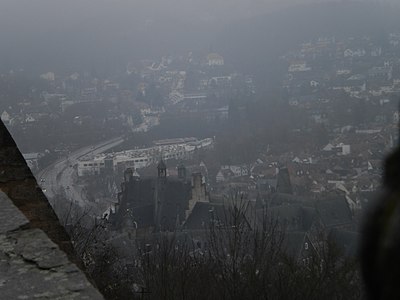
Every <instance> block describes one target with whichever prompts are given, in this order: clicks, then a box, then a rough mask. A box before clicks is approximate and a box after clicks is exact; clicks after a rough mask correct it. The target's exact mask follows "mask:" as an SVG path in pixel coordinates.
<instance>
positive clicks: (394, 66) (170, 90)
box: [0, 33, 400, 259]
mask: <svg viewBox="0 0 400 300" xmlns="http://www.w3.org/2000/svg"><path fill="white" fill-rule="evenodd" d="M399 53H400V34H395V33H392V34H390V35H389V36H388V37H387V40H385V41H384V42H382V41H381V43H379V41H374V40H372V39H371V38H369V37H368V36H364V37H361V38H347V39H337V38H334V37H321V38H318V39H316V40H312V41H307V42H304V43H302V44H300V45H298V48H297V49H293V50H292V51H290V52H288V53H286V54H283V55H281V57H280V58H279V64H280V65H281V67H282V68H281V69H282V70H283V72H282V74H276V76H277V78H280V82H281V86H279V87H274V90H275V92H274V93H275V94H274V93H272V94H271V98H273V99H267V104H263V105H264V106H262V107H263V109H265V110H258V111H257V113H254V114H253V113H252V109H254V107H255V108H256V110H257V108H258V107H260V106H257V105H259V101H260V100H259V98H257V97H260V94H259V93H258V91H260V90H262V88H263V86H262V84H261V85H260V84H259V82H260V80H258V79H256V78H255V77H254V76H252V75H246V74H240V73H239V72H237V71H235V70H234V67H233V65H234V63H233V62H229V63H227V62H226V61H225V60H224V58H223V56H222V55H220V54H217V53H208V54H206V53H205V54H202V53H194V52H190V53H186V54H185V55H182V56H165V57H162V58H161V59H160V60H143V61H140V62H137V63H128V64H127V66H126V69H125V70H124V72H123V73H121V74H117V75H115V76H114V77H110V78H109V77H102V76H101V75H100V74H98V75H96V73H95V72H94V71H93V72H87V73H84V74H78V73H73V74H71V75H68V76H61V75H57V74H55V73H53V72H48V73H45V74H42V75H40V78H39V79H35V80H34V81H32V80H31V79H27V78H25V77H24V73H23V71H22V70H21V71H11V72H10V73H9V74H3V75H2V76H1V78H0V82H1V84H3V85H6V84H16V83H17V82H18V80H22V79H24V80H26V81H27V82H23V83H22V84H23V85H25V87H26V94H25V95H24V97H23V98H18V97H19V96H18V95H15V97H17V99H18V101H14V102H12V103H11V102H10V103H7V104H6V105H4V104H3V103H2V105H3V107H2V114H1V119H2V121H3V122H4V123H5V124H6V125H7V126H8V128H9V129H10V131H11V132H12V133H13V134H14V137H15V139H16V140H17V141H19V142H20V148H21V149H23V151H24V152H25V154H24V158H25V159H26V161H27V163H28V164H29V166H30V167H31V169H32V170H33V171H34V172H36V173H38V172H39V170H41V169H43V168H45V167H46V166H48V165H51V163H53V162H54V161H56V160H57V159H61V158H64V159H67V160H68V161H69V158H68V157H69V155H70V153H71V152H73V151H74V150H76V149H78V148H80V147H84V146H90V145H94V144H96V143H99V142H101V141H103V140H106V139H110V138H114V137H123V139H124V142H123V143H122V144H121V145H119V146H117V147H116V148H115V149H111V150H108V151H105V152H102V153H91V151H90V150H89V151H87V153H86V154H85V155H83V156H80V157H78V158H77V160H76V162H74V163H73V164H72V163H71V165H70V166H69V167H68V166H67V167H68V168H70V169H71V170H72V171H71V172H72V173H71V174H72V175H71V176H73V183H72V186H69V185H68V186H65V187H63V186H58V187H57V188H58V189H57V191H58V190H59V189H60V188H61V189H74V186H75V185H77V186H78V185H80V186H81V190H80V192H79V193H75V194H76V195H81V194H84V192H85V191H86V193H87V195H86V197H84V196H82V197H83V198H82V199H86V200H84V201H80V202H81V203H84V202H85V201H89V202H90V201H91V202H92V203H91V205H93V203H95V205H98V206H101V209H99V212H98V213H97V217H98V218H105V219H106V220H108V225H107V226H108V227H107V228H108V230H109V231H108V232H109V234H108V236H107V239H108V240H110V241H111V243H116V245H121V244H120V242H121V239H129V240H132V239H133V240H136V239H138V240H140V239H143V238H144V237H147V236H148V235H149V234H156V233H157V232H160V231H178V232H181V233H185V234H186V233H187V232H189V233H190V232H192V233H193V234H194V236H192V238H193V239H194V240H196V241H197V242H198V243H197V245H198V247H199V249H203V250H204V247H206V246H205V241H204V240H202V238H204V235H203V234H202V232H203V231H204V230H205V229H206V227H207V224H210V222H214V221H215V219H217V218H218V216H219V218H221V216H222V214H223V213H222V211H223V207H224V206H225V205H227V203H230V202H232V201H233V202H234V201H237V197H239V198H240V199H242V200H243V201H246V203H248V205H249V206H248V211H246V217H247V218H248V221H249V224H251V226H256V225H254V224H257V223H259V222H260V220H259V217H257V216H260V214H261V212H263V211H265V210H267V211H268V214H270V215H271V216H273V217H276V218H278V219H279V220H280V223H281V224H282V226H285V227H286V228H287V232H288V236H289V237H290V236H293V241H296V242H293V243H294V244H293V245H292V246H293V247H294V248H295V249H296V250H295V253H297V255H298V259H306V258H307V251H309V249H310V248H309V247H317V246H316V242H315V239H316V234H315V232H316V231H318V230H325V231H329V232H334V233H335V235H336V236H337V238H338V239H339V241H340V243H342V244H343V245H344V246H345V248H346V251H347V252H348V253H349V254H350V253H353V254H354V251H355V249H356V248H357V245H356V243H357V236H358V233H359V229H360V218H361V217H360V216H361V215H362V213H363V211H364V210H366V209H367V208H368V207H369V205H370V203H371V202H372V200H373V199H374V198H375V197H376V196H375V195H376V191H377V189H378V188H379V187H380V184H381V179H382V160H383V158H384V157H385V156H386V155H387V154H388V153H390V151H391V150H392V149H393V148H394V147H395V146H396V144H397V143H398V123H399V111H398V107H397V106H398V96H399V92H400V59H398V58H397V57H398V54H399ZM21 78H22V79H21ZM100 78H102V79H100ZM34 82H35V83H37V84H38V85H37V86H33V85H32V84H33V83H34ZM276 90H278V93H276ZM6 92H7V90H5V91H3V90H2V93H6ZM2 96H3V97H5V96H7V95H6V94H4V95H2ZM269 100H270V101H271V102H268V101H269ZM257 101H258V102H257ZM274 101H275V102H274ZM273 103H275V104H273ZM276 103H277V104H276ZM274 105H275V106H274ZM276 107H278V108H276ZM274 109H281V110H282V111H284V114H283V115H282V116H280V117H278V118H277V120H275V121H274V122H276V123H274V124H275V125H276V127H270V126H269V125H266V127H268V128H266V129H262V130H264V131H267V132H268V134H270V135H266V136H272V137H274V138H275V140H276V141H278V142H274V140H272V139H271V141H270V140H268V139H265V140H263V141H262V142H263V143H262V145H261V146H260V147H258V146H256V145H259V144H260V139H261V138H260V137H262V136H263V135H262V134H263V133H257V134H258V135H255V136H254V138H253V139H247V140H245V142H244V143H243V144H241V145H240V146H232V145H234V144H230V143H232V142H234V141H236V140H237V141H241V135H240V132H239V131H236V128H237V127H236V126H237V124H238V123H241V124H242V125H243V124H247V123H249V124H252V122H259V123H258V124H262V123H263V122H270V121H271V119H273V117H274V116H273V115H269V114H274ZM271 111H272V113H271ZM275 117H276V116H275ZM177 120H178V121H177ZM282 123H285V124H287V125H285V126H286V127H285V128H283V129H282V128H280V127H281V124H282ZM256 124H257V123H256ZM266 124H269V123H266ZM193 126H194V127H195V129H193V128H194V127H193ZM43 128H46V131H45V130H43ZM254 129H259V128H254ZM262 130H260V131H262ZM154 132H156V134H153V133H154ZM171 132H174V135H173V136H171ZM177 132H182V135H180V136H179V135H178V133H177ZM225 132H232V134H231V135H228V136H229V138H228V142H227V144H225V142H224V141H225V140H224V138H226V136H225ZM281 132H283V133H281ZM61 133H63V134H61ZM196 133H197V134H198V135H196ZM184 134H185V135H184ZM255 134H256V133H255ZM282 134H285V141H284V142H281V139H280V135H282ZM226 145H228V146H226ZM92 147H93V146H92ZM224 147H225V148H224ZM224 149H225V150H224ZM58 185H60V183H58ZM41 186H42V189H43V191H46V188H47V189H48V188H49V187H48V184H47V183H46V181H45V179H44V178H43V179H42V180H41ZM82 186H85V188H84V189H82ZM82 190H83V192H82ZM57 191H55V193H56V192H57ZM64 193H65V192H64ZM232 193H233V194H235V195H236V196H235V197H236V198H235V197H233V196H232V195H233V194H232ZM238 193H239V194H238ZM89 194H90V195H89ZM238 195H240V196H238ZM77 197H78V196H77ZM79 197H80V196H79ZM96 197H99V198H101V201H100V200H98V199H97V200H96ZM234 198H235V199H234ZM90 199H91V200H90ZM93 201H94V202H93ZM96 203H97V204H96ZM299 236H300V237H301V238H299ZM299 241H300V242H299Z"/></svg>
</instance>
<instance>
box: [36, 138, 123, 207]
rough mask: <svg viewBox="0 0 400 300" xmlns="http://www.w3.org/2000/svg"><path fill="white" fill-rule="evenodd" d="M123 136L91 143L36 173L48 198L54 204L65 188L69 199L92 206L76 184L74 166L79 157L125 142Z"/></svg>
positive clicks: (103, 150) (81, 204) (84, 205)
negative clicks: (57, 195)
mask: <svg viewBox="0 0 400 300" xmlns="http://www.w3.org/2000/svg"><path fill="white" fill-rule="evenodd" d="M123 141H124V140H123V138H122V137H118V138H114V139H111V140H108V141H104V142H101V143H99V144H97V145H91V146H87V147H84V148H81V149H79V150H76V151H74V152H72V153H70V154H69V155H68V156H67V157H65V158H62V159H59V160H57V161H56V162H54V163H53V164H52V165H50V166H48V167H47V168H45V169H44V170H42V171H40V172H39V173H38V174H36V180H37V182H38V183H39V184H40V185H41V187H42V189H43V191H44V192H45V194H46V196H47V199H49V201H50V203H51V204H52V205H53V206H54V204H55V203H54V201H55V199H54V196H55V195H56V194H57V193H59V192H60V190H62V189H64V190H65V193H66V196H67V198H68V200H70V201H74V202H75V203H76V204H78V205H79V206H80V207H82V208H90V207H91V206H92V205H93V203H91V202H89V201H88V200H87V199H86V198H85V195H84V192H83V191H82V187H81V186H77V185H75V184H74V177H75V176H77V172H76V168H75V167H74V166H75V165H76V164H77V162H78V159H79V158H80V157H82V156H85V155H87V154H89V153H90V154H93V155H96V154H99V153H102V152H105V151H107V150H108V149H111V148H113V147H115V146H117V145H119V144H121V143H122V142H123Z"/></svg>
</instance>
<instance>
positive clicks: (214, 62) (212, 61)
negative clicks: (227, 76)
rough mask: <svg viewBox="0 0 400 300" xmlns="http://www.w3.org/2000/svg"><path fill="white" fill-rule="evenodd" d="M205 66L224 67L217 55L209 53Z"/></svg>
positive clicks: (220, 57) (222, 59)
mask: <svg viewBox="0 0 400 300" xmlns="http://www.w3.org/2000/svg"><path fill="white" fill-rule="evenodd" d="M207 64H208V65H209V66H223V65H224V58H223V57H222V56H221V55H219V54H217V53H210V54H209V55H208V56H207Z"/></svg>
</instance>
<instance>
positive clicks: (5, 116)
mask: <svg viewBox="0 0 400 300" xmlns="http://www.w3.org/2000/svg"><path fill="white" fill-rule="evenodd" d="M1 120H2V121H3V123H4V124H6V125H9V124H10V122H11V116H10V114H9V113H8V112H7V111H6V110H5V111H3V113H2V114H1Z"/></svg>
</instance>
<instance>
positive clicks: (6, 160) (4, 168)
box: [0, 120, 82, 267]
mask: <svg viewBox="0 0 400 300" xmlns="http://www.w3.org/2000/svg"><path fill="white" fill-rule="evenodd" d="M0 189H1V190H2V191H3V192H4V193H5V194H7V196H8V197H9V198H10V199H11V200H12V202H13V204H14V205H15V206H16V207H17V208H18V209H19V210H20V211H21V212H22V213H23V214H24V215H25V216H26V218H27V219H28V220H29V224H28V225H25V226H29V227H30V228H32V229H34V228H37V229H41V230H42V231H44V232H45V233H46V234H47V235H48V237H49V238H50V239H51V240H52V241H53V242H54V243H55V244H57V245H58V246H59V247H60V249H61V250H63V251H64V252H65V253H66V254H67V256H68V258H69V259H70V261H72V262H74V263H76V264H77V265H78V266H80V267H81V266H82V264H81V262H80V260H79V259H78V258H77V257H76V256H75V254H74V250H73V247H72V244H71V241H70V238H69V236H68V234H67V233H66V231H65V229H64V228H63V227H62V226H61V224H60V222H59V220H58V218H57V215H56V214H55V212H54V211H53V209H52V207H51V206H50V204H49V202H48V200H47V198H46V196H45V195H44V194H43V192H42V190H41V188H40V187H39V186H38V184H37V183H36V179H35V177H34V176H33V174H32V172H31V171H30V169H29V167H28V166H27V164H26V162H25V160H24V158H23V156H22V154H21V152H20V151H19V150H18V147H17V145H16V143H15V142H14V139H13V138H12V137H11V135H10V133H9V132H8V130H7V128H6V127H5V125H4V124H3V122H2V121H1V120H0Z"/></svg>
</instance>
